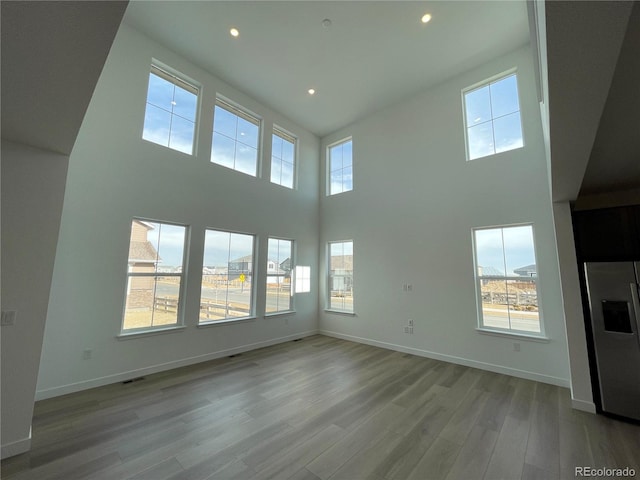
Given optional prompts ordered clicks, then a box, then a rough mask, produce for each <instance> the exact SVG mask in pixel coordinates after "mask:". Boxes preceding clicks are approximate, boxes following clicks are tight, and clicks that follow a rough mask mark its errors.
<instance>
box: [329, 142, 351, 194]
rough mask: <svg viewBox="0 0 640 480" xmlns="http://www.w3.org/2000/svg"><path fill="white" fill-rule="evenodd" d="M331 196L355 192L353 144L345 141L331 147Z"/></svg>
mask: <svg viewBox="0 0 640 480" xmlns="http://www.w3.org/2000/svg"><path fill="white" fill-rule="evenodd" d="M328 163H329V195H335V194H337V193H342V192H348V191H350V190H353V142H352V140H351V139H348V140H344V141H342V142H340V143H337V144H335V145H331V146H330V147H329V162H328Z"/></svg>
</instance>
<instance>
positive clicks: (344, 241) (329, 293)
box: [325, 240, 356, 315]
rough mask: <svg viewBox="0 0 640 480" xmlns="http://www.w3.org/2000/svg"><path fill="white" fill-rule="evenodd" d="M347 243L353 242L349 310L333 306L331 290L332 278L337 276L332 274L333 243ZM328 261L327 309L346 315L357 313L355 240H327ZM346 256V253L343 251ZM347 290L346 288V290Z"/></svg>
mask: <svg viewBox="0 0 640 480" xmlns="http://www.w3.org/2000/svg"><path fill="white" fill-rule="evenodd" d="M346 243H350V244H351V262H352V264H351V285H350V290H351V310H347V309H344V308H335V307H332V306H331V292H332V289H331V287H332V283H333V282H332V280H333V278H334V277H335V275H332V274H331V245H333V244H346ZM326 248H327V263H326V268H327V278H326V287H327V294H326V299H325V301H326V307H325V310H326V311H327V312H333V313H342V314H346V315H355V311H356V308H355V295H354V286H355V280H354V278H355V253H354V252H355V250H354V241H353V240H332V241H328V242H327V247H326ZM343 251H344V247H343ZM343 256H344V253H343ZM345 292H346V290H345ZM345 298H346V294H345Z"/></svg>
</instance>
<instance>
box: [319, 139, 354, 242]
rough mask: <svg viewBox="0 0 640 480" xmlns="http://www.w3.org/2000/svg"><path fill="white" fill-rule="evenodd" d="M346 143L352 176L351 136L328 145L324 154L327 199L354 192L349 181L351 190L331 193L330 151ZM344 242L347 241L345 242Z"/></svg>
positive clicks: (352, 182)
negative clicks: (349, 151) (349, 145)
mask: <svg viewBox="0 0 640 480" xmlns="http://www.w3.org/2000/svg"><path fill="white" fill-rule="evenodd" d="M347 142H351V150H352V154H351V172H352V174H353V171H354V162H353V158H354V157H355V155H354V153H353V136H351V135H350V136H348V137H345V138H343V139H342V140H338V141H337V142H333V143H330V144H329V145H327V148H326V152H325V163H326V168H325V183H326V196H327V197H335V196H336V195H341V194H343V193H349V192H353V191H354V190H355V180H354V179H352V181H351V190H347V191H342V192H336V193H331V149H332V148H333V147H336V146H338V145H340V144H343V143H347ZM345 241H347V240H345Z"/></svg>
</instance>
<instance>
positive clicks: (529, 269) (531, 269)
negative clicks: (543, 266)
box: [513, 263, 537, 276]
mask: <svg viewBox="0 0 640 480" xmlns="http://www.w3.org/2000/svg"><path fill="white" fill-rule="evenodd" d="M536 271H537V270H536V264H535V263H534V264H533V265H527V266H526V267H520V268H516V269H514V270H513V273H517V274H518V275H526V276H529V275H530V274H531V273H536Z"/></svg>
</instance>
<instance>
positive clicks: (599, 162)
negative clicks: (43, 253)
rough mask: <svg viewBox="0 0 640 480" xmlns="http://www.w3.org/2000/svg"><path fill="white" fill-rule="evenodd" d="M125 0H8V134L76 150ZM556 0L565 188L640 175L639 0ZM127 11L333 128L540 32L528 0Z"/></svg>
mask: <svg viewBox="0 0 640 480" xmlns="http://www.w3.org/2000/svg"><path fill="white" fill-rule="evenodd" d="M126 5H127V2H82V1H69V2H64V1H63V2H20V1H17V2H13V1H3V2H2V4H1V7H2V138H3V139H6V140H12V141H16V142H20V143H25V144H29V145H33V146H36V147H39V148H44V149H47V150H52V151H56V152H60V153H67V154H68V153H70V152H71V149H72V147H73V143H74V142H75V137H76V136H77V133H78V130H79V128H80V125H81V122H82V118H83V116H84V113H85V111H86V108H87V106H88V103H89V101H90V98H91V95H92V93H93V89H94V88H95V84H96V82H97V78H98V76H99V74H100V71H101V69H102V66H103V65H104V61H105V58H106V55H107V54H108V51H109V48H110V47H111V43H112V41H113V38H114V36H115V33H116V31H117V28H118V27H119V25H120V22H121V19H122V15H123V13H124V10H125V8H126ZM545 9H546V14H545V20H546V27H545V31H544V34H545V38H546V50H547V66H548V92H549V98H548V107H549V115H550V142H551V143H550V147H551V168H552V175H551V176H552V185H553V193H554V199H555V200H573V199H575V198H576V197H577V196H578V195H579V194H580V192H581V189H582V194H585V193H592V192H600V191H607V190H608V191H610V190H612V189H621V188H640V172H639V171H638V168H640V167H639V165H640V158H639V153H638V152H639V151H640V150H639V147H638V145H639V142H640V135H638V133H639V132H640V125H639V123H638V122H639V120H638V119H639V118H640V115H638V112H639V105H638V102H640V92H639V88H640V74H639V68H638V61H639V59H640V56H639V55H637V54H636V52H637V51H640V45H638V43H639V39H638V32H639V31H640V25H639V23H640V18H639V17H640V13H639V7H638V2H626V1H621V2H615V1H614V2H591V1H584V2H582V1H573V2H572V1H568V2H565V1H553V2H546V4H545ZM426 12H428V13H431V15H432V20H431V21H430V22H429V23H427V24H422V23H421V22H420V18H421V16H422V15H423V14H424V13H426ZM124 18H125V21H126V22H127V23H129V24H131V25H133V26H134V27H135V28H138V29H140V30H142V31H143V32H144V33H145V34H147V35H148V36H150V37H152V38H156V39H157V40H159V41H160V42H162V43H164V44H166V45H168V46H169V47H170V48H171V49H173V50H175V51H176V52H178V53H179V54H181V55H183V56H185V57H186V58H188V59H190V60H192V61H193V62H194V63H197V64H199V65H201V66H202V67H203V68H205V69H207V70H209V71H211V72H212V73H213V74H215V75H216V76H218V77H220V78H222V79H223V80H226V81H227V82H229V83H231V84H233V85H234V86H235V87H236V88H238V89H240V90H243V91H244V92H245V93H247V94H248V95H250V96H252V97H255V98H256V99H258V100H260V101H262V102H263V103H265V104H267V105H269V106H272V107H273V108H274V109H276V110H278V111H280V112H282V113H283V114H285V115H287V116H288V117H290V118H291V119H292V120H294V121H296V122H298V123H300V124H301V125H303V126H305V127H306V128H308V129H309V130H311V131H313V132H315V133H316V134H317V135H319V136H322V135H325V134H327V133H329V132H331V131H334V130H336V129H338V128H341V127H343V126H345V125H347V124H349V123H351V122H353V121H355V120H357V119H359V118H362V117H364V116H366V115H368V114H370V113H372V112H374V111H376V110H378V109H380V108H383V107H385V106H386V105H389V104H392V103H394V102H396V101H399V100H401V99H403V98H408V97H410V96H411V95H412V94H415V93H416V92H418V91H420V90H424V89H426V88H428V87H429V86H431V85H434V84H436V83H438V82H441V81H444V80H446V79H447V78H449V77H451V76H453V75H456V74H458V73H461V72H463V71H464V70H467V69H469V68H473V67H474V66H476V65H479V64H482V63H483V62H485V61H487V60H488V59H490V58H492V57H495V56H498V55H501V54H502V53H506V52H508V51H510V50H513V49H515V48H517V47H518V46H520V45H523V44H525V43H526V42H528V39H529V30H528V18H527V8H526V4H525V2H524V1H522V0H519V1H512V2H503V1H497V2H492V1H471V2H450V1H447V2H445V1H440V2H412V1H407V2H403V1H393V2H362V1H357V2H346V1H341V2H337V1H333V2H332V1H328V2H324V1H299V2H270V1H258V2H246V1H228V2H217V1H212V2H156V1H143V2H131V3H130V4H129V7H128V9H127V13H126V15H125V17H124ZM325 19H328V20H330V25H328V26H324V25H323V20H325ZM325 25H326V22H325ZM232 26H234V27H236V28H238V29H239V30H240V35H239V37H238V38H232V37H231V36H230V35H229V28H230V27H232ZM308 88H315V89H316V91H317V93H316V94H315V95H314V96H310V95H308V93H307V90H308ZM583 179H584V182H583Z"/></svg>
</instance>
